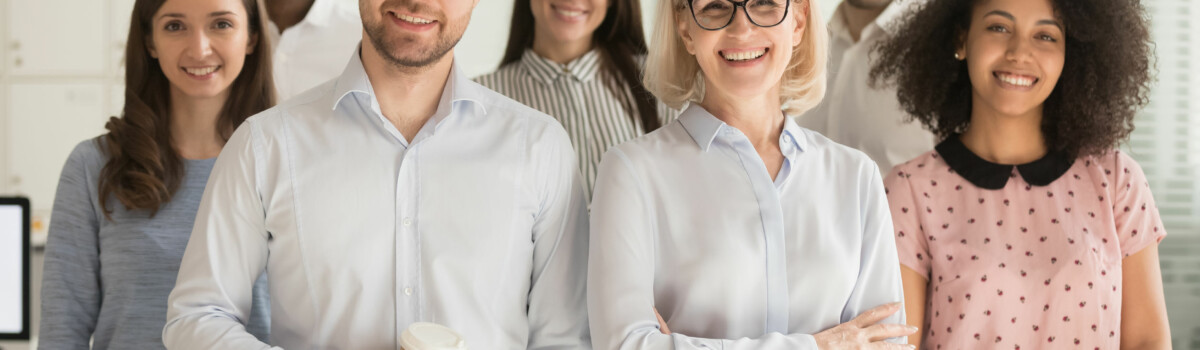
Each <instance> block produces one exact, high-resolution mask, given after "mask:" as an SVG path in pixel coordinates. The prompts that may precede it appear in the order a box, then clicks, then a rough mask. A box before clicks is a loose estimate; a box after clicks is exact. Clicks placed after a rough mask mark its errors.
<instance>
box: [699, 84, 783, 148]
mask: <svg viewBox="0 0 1200 350" xmlns="http://www.w3.org/2000/svg"><path fill="white" fill-rule="evenodd" d="M705 83H706V84H705V86H713V84H711V83H709V82H707V81H706V82H705ZM700 106H701V107H704V109H705V110H708V112H709V113H712V115H713V116H714V117H716V118H717V119H720V120H721V121H723V122H725V124H729V126H732V127H734V128H737V129H738V130H739V131H741V132H742V133H743V134H745V135H746V138H748V139H750V143H751V144H753V145H754V148H755V149H763V147H768V148H770V147H773V148H775V149H778V148H779V135H780V134H781V133H783V122H784V119H783V118H785V117H784V116H783V111H782V108H781V107H782V106H780V104H779V87H778V86H776V87H774V88H772V91H771V92H769V93H765V94H758V95H755V96H753V97H750V98H748V99H747V98H742V97H738V96H731V95H728V94H722V93H721V92H719V91H716V89H708V91H706V92H705V94H704V102H701V103H700Z"/></svg>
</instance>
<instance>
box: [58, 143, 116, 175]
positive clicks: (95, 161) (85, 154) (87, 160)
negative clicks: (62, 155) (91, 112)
mask: <svg viewBox="0 0 1200 350" xmlns="http://www.w3.org/2000/svg"><path fill="white" fill-rule="evenodd" d="M104 137H105V136H98V137H94V138H90V139H87V140H84V141H82V142H79V143H78V144H76V145H75V148H74V149H72V150H71V155H70V156H68V157H67V163H66V165H65V166H64V168H63V172H64V173H65V172H68V171H70V172H78V173H91V174H98V173H99V171H100V169H101V168H103V167H104V164H106V163H108V153H107V152H105V151H104V147H103V146H102V145H101V144H100V143H101V142H104Z"/></svg>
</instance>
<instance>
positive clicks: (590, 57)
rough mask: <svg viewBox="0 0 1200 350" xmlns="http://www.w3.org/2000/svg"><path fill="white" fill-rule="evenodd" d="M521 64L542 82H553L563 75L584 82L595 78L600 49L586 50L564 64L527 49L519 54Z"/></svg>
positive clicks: (598, 64)
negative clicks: (581, 54)
mask: <svg viewBox="0 0 1200 350" xmlns="http://www.w3.org/2000/svg"><path fill="white" fill-rule="evenodd" d="M521 65H523V66H524V67H525V72H527V73H529V75H530V76H532V77H533V78H534V79H535V80H537V81H540V82H542V83H543V84H547V85H549V84H553V83H554V81H555V80H558V79H559V78H562V77H564V76H568V77H571V78H574V79H575V80H576V81H579V82H585V83H586V82H589V81H591V80H592V79H593V78H595V77H596V72H597V71H599V70H600V51H598V50H592V51H588V53H585V54H583V56H580V57H579V58H576V59H575V60H574V61H571V62H569V63H567V64H565V65H564V64H560V63H558V62H554V61H551V60H550V59H549V58H545V57H542V56H541V55H538V54H537V53H535V52H533V50H532V49H527V50H525V53H524V54H523V55H521Z"/></svg>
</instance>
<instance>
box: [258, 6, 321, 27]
mask: <svg viewBox="0 0 1200 350" xmlns="http://www.w3.org/2000/svg"><path fill="white" fill-rule="evenodd" d="M313 2H315V0H267V1H266V2H264V5H265V7H266V10H267V16H268V17H270V18H271V23H275V26H276V27H278V28H279V32H280V33H282V32H283V31H284V30H287V29H288V28H291V27H292V26H294V25H296V24H297V23H300V21H303V20H304V16H307V15H308V10H309V9H311V8H312V5H313Z"/></svg>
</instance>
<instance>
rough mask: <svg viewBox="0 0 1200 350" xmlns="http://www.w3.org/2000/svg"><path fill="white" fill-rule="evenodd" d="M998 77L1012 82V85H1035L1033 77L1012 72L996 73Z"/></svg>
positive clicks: (1009, 82)
mask: <svg viewBox="0 0 1200 350" xmlns="http://www.w3.org/2000/svg"><path fill="white" fill-rule="evenodd" d="M996 77H997V78H999V79H1000V81H1003V82H1005V83H1008V84H1011V85H1016V86H1031V85H1033V78H1026V77H1021V76H1015V75H1011V74H1004V73H996Z"/></svg>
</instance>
